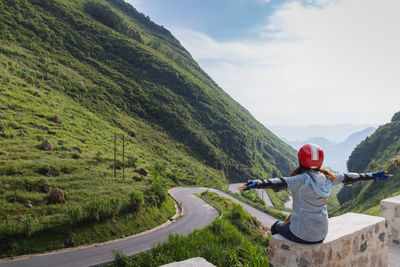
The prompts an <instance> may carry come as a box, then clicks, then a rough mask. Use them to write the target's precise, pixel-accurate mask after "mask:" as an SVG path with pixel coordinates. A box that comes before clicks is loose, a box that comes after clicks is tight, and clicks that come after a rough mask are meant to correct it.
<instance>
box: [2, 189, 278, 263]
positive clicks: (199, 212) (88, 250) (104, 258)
mask: <svg viewBox="0 0 400 267" xmlns="http://www.w3.org/2000/svg"><path fill="white" fill-rule="evenodd" d="M206 190H209V191H212V192H216V193H218V194H220V195H221V196H223V197H226V198H229V199H231V200H233V201H235V202H237V203H239V204H241V205H242V206H243V208H244V209H246V210H247V211H248V212H249V213H250V214H251V215H252V216H254V217H256V218H257V219H258V220H259V221H260V222H261V224H262V225H264V226H268V227H270V226H271V225H272V224H273V223H274V222H275V221H276V219H275V218H273V217H272V216H270V215H268V214H265V213H263V212H261V211H259V210H257V209H255V208H253V207H251V206H249V205H247V204H245V203H243V202H240V201H238V200H236V199H235V198H233V197H232V196H230V195H228V194H226V193H224V192H221V191H218V190H215V189H207V188H198V187H193V188H174V189H172V190H170V194H171V195H172V196H173V197H174V198H175V199H176V200H177V201H178V202H180V203H181V205H182V207H183V217H182V218H179V219H178V220H176V221H173V222H172V223H170V224H168V225H167V226H165V227H162V228H160V229H157V230H154V231H147V232H145V233H142V234H138V235H135V236H132V237H127V238H124V239H121V240H114V241H109V242H105V243H101V244H96V245H92V246H88V247H79V248H74V249H67V250H60V251H56V252H49V253H44V254H37V255H28V256H22V257H18V258H16V259H2V260H0V266H1V267H3V266H4V267H5V266H7V267H8V266H12V267H15V266H30V267H36V266H93V265H99V264H102V263H106V262H111V261H113V260H114V253H113V250H121V251H122V252H123V253H124V254H126V255H133V254H137V253H139V252H142V251H146V250H149V249H150V248H151V247H152V246H153V245H155V244H157V243H160V242H163V241H166V240H167V239H168V235H169V233H177V234H183V235H187V234H188V233H190V232H192V231H193V230H194V229H196V228H203V227H204V226H206V225H208V224H209V223H211V222H212V221H213V220H214V218H216V217H217V215H218V213H217V211H216V210H215V209H214V208H213V207H211V206H210V205H208V204H207V203H206V202H204V201H203V200H202V199H200V198H198V197H197V196H195V195H194V194H199V193H201V192H203V191H206Z"/></svg>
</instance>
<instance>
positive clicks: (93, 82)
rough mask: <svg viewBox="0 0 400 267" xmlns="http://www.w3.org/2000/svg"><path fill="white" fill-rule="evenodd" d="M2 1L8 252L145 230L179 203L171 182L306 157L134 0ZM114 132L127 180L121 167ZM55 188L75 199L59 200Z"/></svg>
mask: <svg viewBox="0 0 400 267" xmlns="http://www.w3.org/2000/svg"><path fill="white" fill-rule="evenodd" d="M0 10H1V11H2V12H0V244H1V245H0V246H1V247H0V257H7V256H16V255H21V254H24V253H34V252H41V251H46V250H49V249H56V248H62V247H64V242H63V240H64V239H65V238H69V237H71V235H73V237H74V238H75V245H79V244H87V243H93V242H99V241H104V240H108V239H113V238H117V237H118V235H120V234H119V232H118V231H121V234H122V235H129V234H132V233H136V232H138V231H142V230H146V229H149V228H152V227H153V226H155V225H157V224H160V223H162V220H165V219H166V218H167V217H168V216H169V215H168V216H167V214H172V213H174V211H175V209H174V207H173V205H172V204H171V200H168V199H167V198H166V197H165V191H166V190H167V189H168V188H171V187H174V186H181V185H182V186H193V185H201V186H210V187H214V188H225V187H226V184H227V183H228V179H229V180H235V179H236V180H239V179H240V180H246V179H248V178H249V177H263V176H266V175H274V176H279V175H280V174H281V172H282V173H283V172H287V171H288V170H290V169H291V168H292V167H293V163H294V162H295V151H293V149H291V148H290V147H289V146H288V145H286V144H285V143H284V142H283V141H281V140H280V139H279V138H278V137H276V136H275V135H273V134H272V133H270V132H269V131H268V130H267V129H265V127H264V126H262V125H261V124H260V123H259V122H257V121H256V120H255V119H254V118H253V117H252V116H251V114H250V113H249V112H248V111H247V110H246V109H244V108H243V107H242V106H240V105H239V104H238V103H237V102H236V101H234V100H233V99H232V98H231V97H230V96H228V95H227V94H226V93H225V92H224V91H223V90H222V89H221V88H220V87H218V86H217V85H216V84H215V83H214V82H213V81H212V80H211V79H210V77H209V76H208V75H207V74H206V73H205V72H204V71H203V70H201V68H200V67H199V66H198V64H197V63H196V62H195V61H194V60H193V59H192V57H191V56H190V54H189V53H188V52H187V51H186V50H185V49H184V48H183V47H182V46H181V45H180V43H179V41H178V40H176V39H175V38H174V37H173V36H172V35H171V33H170V32H169V31H168V30H166V29H164V28H163V27H162V26H159V25H156V24H155V23H153V22H151V21H150V20H149V19H148V18H147V17H146V16H145V15H143V14H141V13H139V12H137V11H136V10H135V9H134V8H133V7H131V6H130V5H128V4H126V3H125V2H124V1H122V0H107V1H106V0H96V1H92V0H75V1H70V0H54V1H42V0H32V1H27V0H16V1H8V0H7V1H0ZM56 118H57V119H56ZM115 134H116V136H117V137H118V139H117V147H118V151H117V157H118V161H119V162H122V155H121V150H122V148H121V146H122V140H121V137H122V136H125V151H126V153H125V159H126V162H127V164H128V166H129V167H128V168H127V169H126V170H125V179H122V171H121V170H117V177H114V172H113V169H112V165H113V157H114V151H113V148H114V135H115ZM44 142H47V143H49V142H50V143H51V144H52V147H53V149H50V150H45V149H44V147H43V144H44ZM43 180H45V181H43ZM43 184H46V185H47V184H48V189H49V191H47V189H46V188H43ZM46 187H47V186H46ZM55 188H60V189H61V190H63V192H64V194H65V202H64V203H59V204H50V203H49V194H50V192H51V190H53V189H55ZM134 191H136V192H138V194H136V196H139V195H140V193H141V194H143V202H142V200H141V197H135V198H134V199H132V198H131V196H132V192H134ZM133 200H135V201H133ZM133 202H135V204H134V203H133ZM135 205H136V206H135ZM132 206H134V207H138V208H134V207H132ZM143 211H147V212H148V213H149V215H148V217H149V218H152V220H151V221H147V220H146V218H144V217H143V216H144V215H143V214H142V212H143ZM127 218H129V220H130V222H132V223H130V222H127V221H126V220H128V219H127ZM155 218H160V219H155ZM135 222H136V224H135ZM115 229H117V230H118V229H120V230H118V231H117V232H118V234H113V235H112V234H110V232H113V233H115V232H116V230H115ZM8 244H11V245H10V246H9V245H8Z"/></svg>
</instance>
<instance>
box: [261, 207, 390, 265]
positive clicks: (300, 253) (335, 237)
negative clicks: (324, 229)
mask: <svg viewBox="0 0 400 267" xmlns="http://www.w3.org/2000/svg"><path fill="white" fill-rule="evenodd" d="M387 231H388V229H387V224H386V220H385V219H384V218H381V217H376V216H369V215H365V214H357V213H346V214H344V215H341V216H338V217H332V218H330V219H329V229H328V235H327V236H326V238H325V240H324V242H323V243H321V244H314V245H304V244H298V243H295V242H292V241H289V240H287V239H286V238H284V237H283V236H281V235H279V234H278V235H273V236H272V237H271V239H270V241H269V246H270V247H269V253H268V258H269V260H270V266H275V267H277V266H308V267H313V266H318V267H319V266H360V267H366V266H376V267H378V266H379V267H381V266H388V238H387V235H388V234H387Z"/></svg>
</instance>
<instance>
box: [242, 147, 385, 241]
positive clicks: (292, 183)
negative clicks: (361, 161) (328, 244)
mask: <svg viewBox="0 0 400 267" xmlns="http://www.w3.org/2000/svg"><path fill="white" fill-rule="evenodd" d="M298 160H299V166H298V167H297V168H295V169H294V170H292V172H291V173H290V177H283V178H272V179H266V180H249V181H248V182H247V184H245V185H243V186H240V187H238V189H239V190H250V189H253V188H256V189H266V188H270V189H273V190H274V191H279V190H283V189H289V190H290V191H291V192H292V197H293V208H292V213H291V215H289V216H288V218H287V219H286V220H285V222H282V221H277V222H275V223H274V224H273V225H272V227H271V232H272V234H273V235H274V234H281V235H282V236H284V237H286V238H287V239H289V240H292V241H294V242H297V243H302V244H315V243H321V242H322V241H323V240H324V239H325V237H326V235H327V233H328V212H327V198H328V196H329V193H330V191H331V188H332V186H334V185H337V184H339V183H344V184H346V185H350V184H353V183H355V182H357V181H364V180H385V179H387V178H389V177H391V176H392V175H388V174H387V171H379V172H374V173H352V172H350V173H336V174H333V173H332V172H331V171H329V170H328V169H325V168H322V167H321V166H322V163H323V160H324V152H323V150H322V149H321V148H320V147H319V146H318V145H315V144H306V145H304V146H302V147H301V148H300V150H299V152H298Z"/></svg>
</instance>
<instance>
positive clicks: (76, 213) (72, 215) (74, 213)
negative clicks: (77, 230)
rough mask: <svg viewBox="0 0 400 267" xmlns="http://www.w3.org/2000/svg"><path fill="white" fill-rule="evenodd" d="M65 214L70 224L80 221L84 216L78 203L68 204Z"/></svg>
mask: <svg viewBox="0 0 400 267" xmlns="http://www.w3.org/2000/svg"><path fill="white" fill-rule="evenodd" d="M67 216H68V219H69V222H70V223H71V225H75V224H77V223H79V222H81V221H82V220H83V218H84V215H83V209H82V207H81V206H80V205H78V204H70V205H68V207H67Z"/></svg>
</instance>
